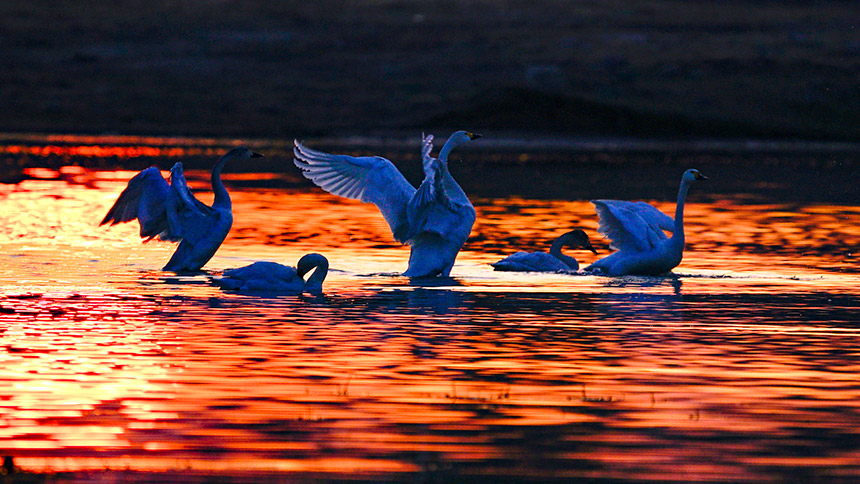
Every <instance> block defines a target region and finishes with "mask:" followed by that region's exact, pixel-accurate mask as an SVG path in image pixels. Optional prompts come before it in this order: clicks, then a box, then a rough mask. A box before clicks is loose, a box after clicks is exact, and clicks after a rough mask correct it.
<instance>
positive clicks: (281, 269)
mask: <svg viewBox="0 0 860 484" xmlns="http://www.w3.org/2000/svg"><path fill="white" fill-rule="evenodd" d="M314 269H316V270H314ZM312 270H313V271H314V272H313V274H311V275H310V277H308V279H307V280H305V279H304V277H305V274H307V273H308V272H310V271H312ZM326 274H328V259H326V258H325V256H323V255H321V254H316V253H313V254H307V255H305V256H304V257H302V258H301V259H299V262H298V264H296V268H295V269H294V268H292V267H288V266H285V265H281V264H278V263H276V262H267V261H258V262H254V263H253V264H251V265H249V266H245V267H239V268H238V269H227V270H225V271H224V274H223V276H222V277H217V278H213V279H212V280H213V282H215V284H217V285H218V286H220V287H221V288H222V289H229V290H235V291H240V292H295V293H299V292H302V291H307V292H317V293H318V292H322V284H323V281H324V280H325V276H326Z"/></svg>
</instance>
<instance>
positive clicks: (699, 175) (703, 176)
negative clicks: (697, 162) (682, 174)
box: [695, 171, 710, 180]
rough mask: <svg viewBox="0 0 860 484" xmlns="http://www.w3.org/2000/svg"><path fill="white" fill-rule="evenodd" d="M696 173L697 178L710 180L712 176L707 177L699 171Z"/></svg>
mask: <svg viewBox="0 0 860 484" xmlns="http://www.w3.org/2000/svg"><path fill="white" fill-rule="evenodd" d="M695 175H696V180H710V178H708V177H706V176H705V175H702V174H701V173H699V172H698V171H697V172H696V173H695Z"/></svg>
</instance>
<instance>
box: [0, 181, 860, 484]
mask: <svg viewBox="0 0 860 484" xmlns="http://www.w3.org/2000/svg"><path fill="white" fill-rule="evenodd" d="M131 175H133V173H131V172H123V173H121V174H116V173H110V174H108V173H104V174H99V173H95V174H92V177H93V183H92V184H91V185H90V186H89V187H88V186H86V185H77V184H69V183H66V182H65V181H58V180H48V179H43V180H28V181H25V182H23V183H21V184H19V185H16V186H14V187H11V188H6V189H4V190H3V191H2V192H0V203H2V204H3V208H4V210H3V211H2V213H0V218H2V222H3V223H2V224H0V227H2V228H0V258H2V261H3V265H2V266H0V324H2V328H3V333H2V334H3V343H2V345H0V364H2V365H3V366H4V369H6V370H7V371H6V373H5V375H6V376H4V377H3V378H0V412H2V414H0V420H2V421H3V424H4V425H3V427H2V429H3V430H2V432H0V447H2V449H6V451H7V452H9V453H10V454H11V455H15V456H16V463H17V464H18V465H19V466H22V467H24V468H26V469H31V470H40V471H61V470H80V469H104V468H107V467H129V468H131V469H135V470H142V471H147V470H150V471H158V472H170V471H173V470H176V469H192V470H196V471H200V472H212V473H223V474H226V475H236V474H241V473H245V472H248V473H251V472H255V471H260V472H275V473H277V472H281V473H286V474H289V473H302V472H317V473H330V474H336V475H338V476H343V475H349V473H350V472H356V473H359V474H360V475H365V474H367V475H377V474H378V475H382V476H383V477H385V476H390V475H396V474H398V473H422V472H423V473H426V476H425V477H428V478H429V477H438V475H435V474H433V473H432V472H430V469H433V470H434V471H433V472H438V471H439V470H440V469H441V470H442V471H443V475H442V477H451V479H448V480H451V481H455V480H457V479H456V478H457V477H460V476H461V475H462V476H494V475H504V476H517V475H522V476H530V477H535V476H537V477H546V478H559V477H565V478H570V479H576V478H588V477H592V478H597V477H602V478H617V479H619V480H623V479H630V478H634V479H640V480H647V479H670V478H671V479H673V480H676V481H684V480H688V481H696V480H705V479H711V480H716V479H718V478H720V479H727V480H757V481H768V480H773V481H778V480H779V477H786V476H788V477H790V476H792V475H794V474H795V473H796V472H798V471H799V470H800V469H802V468H805V467H806V466H811V467H814V468H815V471H814V477H816V478H821V479H825V478H827V477H830V476H833V475H837V474H840V473H841V474H842V475H846V474H847V475H860V469H858V468H857V464H856V463H852V462H851V461H850V457H851V456H856V455H857V452H858V447H857V445H856V444H855V443H856V442H858V441H860V439H858V432H860V431H858V429H860V425H858V424H860V422H858V415H860V407H859V406H858V404H857V402H860V386H858V384H857V383H856V378H855V377H856V374H857V373H858V372H860V364H858V361H860V349H858V348H860V334H858V332H857V328H856V309H857V303H856V300H857V299H856V297H857V288H858V284H857V282H858V278H857V275H856V274H857V271H856V258H852V257H855V256H851V257H848V256H846V253H847V252H848V251H849V250H851V248H852V247H856V245H857V244H858V243H860V232H858V230H857V228H856V227H855V226H854V225H851V224H847V223H845V224H843V223H841V221H844V220H846V218H849V219H850V218H856V215H857V214H858V212H860V208H858V207H848V206H843V207H830V206H823V205H800V206H793V205H789V204H769V205H753V204H749V203H747V202H746V201H744V199H743V198H738V199H732V198H727V199H725V200H721V201H719V202H714V203H701V202H697V201H696V200H691V202H690V204H689V205H688V211H687V224H688V227H687V240H688V244H689V245H688V251H687V253H686V254H685V260H684V262H683V263H682V265H681V266H679V267H678V268H677V269H676V271H675V272H676V273H678V274H680V275H681V277H679V278H677V279H671V278H625V279H611V278H602V277H592V276H569V275H559V274H549V275H540V274H512V273H497V272H493V271H492V270H491V268H490V267H489V266H488V265H487V263H488V262H492V261H495V260H498V259H499V258H501V257H502V256H503V255H506V254H509V253H511V252H514V251H516V250H546V249H547V247H548V245H549V242H550V241H551V239H552V238H553V237H554V236H557V235H559V234H560V233H563V232H564V231H567V230H569V229H570V228H571V227H573V226H582V227H585V228H586V229H588V231H589V233H591V234H594V229H595V227H596V226H597V221H596V218H595V216H594V214H593V207H592V206H591V204H590V203H588V202H587V201H580V200H577V201H539V200H528V199H495V200H489V199H483V200H482V199H477V200H475V205H476V208H477V210H478V222H477V223H476V225H475V228H474V230H473V234H472V238H471V239H470V240H469V242H468V243H467V245H466V247H465V248H464V252H463V253H462V254H461V255H460V257H459V258H458V263H457V265H456V266H455V268H454V271H453V273H454V275H455V276H456V278H455V279H452V280H448V281H440V282H436V283H435V284H434V283H423V284H425V285H424V286H422V285H421V284H422V283H421V282H417V281H413V283H412V284H410V281H408V280H406V279H405V278H402V277H398V276H387V275H383V274H380V273H397V272H399V271H402V270H404V269H405V267H406V261H407V260H408V255H409V252H408V248H407V247H402V246H400V245H399V244H397V243H395V242H394V241H393V240H392V238H391V234H390V232H389V230H388V227H387V226H386V224H385V222H384V220H383V219H382V217H381V216H380V215H379V213H378V212H377V211H376V209H375V208H374V207H372V206H370V205H367V204H361V203H357V202H353V201H346V200H343V199H339V198H335V197H331V196H329V195H326V194H324V193H322V192H320V191H319V190H316V189H312V188H308V189H295V188H290V189H277V188H269V189H245V188H241V185H242V182H243V181H245V180H244V178H243V177H236V178H233V179H232V180H231V182H232V183H235V185H234V186H232V187H231V193H232V196H233V201H234V213H235V223H234V227H233V230H232V232H231V234H230V236H229V237H228V238H227V240H226V241H225V244H224V246H223V247H222V248H221V250H220V251H219V253H218V254H217V255H216V257H215V258H214V259H213V260H212V261H211V262H210V264H209V265H208V266H207V267H208V268H209V269H210V270H212V271H215V272H217V271H219V270H222V269H224V268H227V267H235V266H238V265H244V264H246V263H248V262H249V261H252V260H257V259H272V260H277V261H280V262H287V263H289V264H291V265H292V264H294V263H295V261H296V259H298V257H299V256H300V255H302V254H304V253H306V252H310V251H318V252H322V253H324V254H326V255H327V256H328V257H329V259H330V260H331V261H332V268H333V271H332V273H331V275H330V277H329V279H328V280H327V282H326V286H325V295H324V296H321V297H311V296H307V295H305V296H281V297H258V296H249V295H241V294H233V293H226V292H222V291H220V290H219V289H217V288H215V287H213V286H211V285H210V284H208V281H207V280H206V277H205V276H198V277H186V278H182V277H173V276H170V275H165V274H162V273H160V272H158V268H160V267H161V266H162V265H163V264H164V261H166V260H167V258H169V256H170V254H171V252H172V250H173V248H174V246H173V245H172V244H167V243H161V242H153V243H150V244H146V245H143V244H141V243H140V238H139V236H138V235H137V231H138V228H137V226H136V225H134V224H124V225H119V226H116V227H111V228H105V227H101V228H99V227H97V224H98V222H99V221H100V220H101V217H102V216H103V215H104V213H105V212H106V210H107V209H108V207H109V206H110V205H111V204H112V203H113V201H114V200H115V198H116V196H117V195H118V193H119V192H120V191H121V190H122V189H123V188H124V186H125V183H126V181H127V179H128V178H129V177H130V176H131ZM207 177H208V174H207V173H203V172H193V171H192V172H190V173H189V178H190V180H191V183H192V186H194V187H196V188H198V189H204V188H205V186H206V178H207ZM200 198H201V199H202V200H204V201H206V202H209V201H211V194H210V193H208V192H205V191H204V192H203V193H201V194H200ZM657 205H658V206H659V207H660V208H661V209H663V210H664V211H666V212H668V213H671V210H672V209H673V204H671V203H658V204H657ZM592 238H593V239H594V240H595V242H596V245H597V246H598V247H599V248H600V249H601V251H602V254H601V255H605V254H606V253H607V250H606V242H605V241H602V240H600V238H599V236H596V235H594V236H593V237H592ZM569 252H570V253H571V254H573V255H575V256H576V257H578V258H580V259H581V260H582V262H583V263H586V262H590V261H591V260H593V259H594V257H595V256H594V255H593V254H591V253H590V252H587V251H569ZM797 449H812V450H813V451H814V452H815V455H813V456H811V457H809V456H799V455H795V454H796V453H798V452H800V451H798V450H797ZM793 453H794V454H793ZM213 455H214V456H217V458H212V456H213ZM444 472H448V473H450V475H448V474H444ZM773 476H776V477H773ZM442 480H444V479H442ZM783 480H785V479H783Z"/></svg>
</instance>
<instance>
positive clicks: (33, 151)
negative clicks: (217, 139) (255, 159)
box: [0, 145, 221, 158]
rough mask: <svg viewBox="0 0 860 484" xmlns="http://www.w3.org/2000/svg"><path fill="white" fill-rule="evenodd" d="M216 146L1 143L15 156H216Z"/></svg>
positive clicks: (5, 151)
mask: <svg viewBox="0 0 860 484" xmlns="http://www.w3.org/2000/svg"><path fill="white" fill-rule="evenodd" d="M220 152H221V150H220V149H216V148H194V147H185V146H175V147H158V146H140V145H138V146H108V145H45V146H33V145H0V153H2V154H6V155H13V156H22V155H27V156H40V157H49V156H83V157H87V158H140V157H151V158H154V157H167V158H175V157H179V156H216V155H218V154H219V153H220Z"/></svg>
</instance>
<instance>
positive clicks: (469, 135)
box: [466, 133, 484, 139]
mask: <svg viewBox="0 0 860 484" xmlns="http://www.w3.org/2000/svg"><path fill="white" fill-rule="evenodd" d="M466 136H468V137H469V139H478V138H483V137H484V135H482V134H478V133H466Z"/></svg>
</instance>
